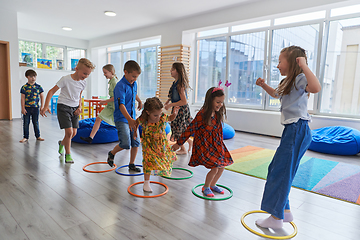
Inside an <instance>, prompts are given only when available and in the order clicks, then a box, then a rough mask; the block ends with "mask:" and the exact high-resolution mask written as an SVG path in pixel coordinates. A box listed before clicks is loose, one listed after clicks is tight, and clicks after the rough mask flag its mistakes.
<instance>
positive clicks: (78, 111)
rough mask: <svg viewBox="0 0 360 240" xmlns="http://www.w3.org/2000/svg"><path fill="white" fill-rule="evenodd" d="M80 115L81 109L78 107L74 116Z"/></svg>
mask: <svg viewBox="0 0 360 240" xmlns="http://www.w3.org/2000/svg"><path fill="white" fill-rule="evenodd" d="M80 113H81V107H78V109H76V110H75V112H74V115H75V116H79V115H80Z"/></svg>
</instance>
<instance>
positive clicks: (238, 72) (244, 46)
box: [227, 32, 265, 107]
mask: <svg viewBox="0 0 360 240" xmlns="http://www.w3.org/2000/svg"><path fill="white" fill-rule="evenodd" d="M264 48H265V32H257V33H249V34H241V35H235V36H231V37H230V54H229V68H230V71H229V73H230V74H229V81H230V82H231V84H232V85H231V87H229V88H228V89H227V91H228V102H229V103H230V104H244V105H253V106H259V107H260V106H261V99H262V91H261V89H260V88H259V87H257V86H256V84H255V82H256V79H257V78H259V77H263V67H264V57H265V55H264V54H265V49H264Z"/></svg>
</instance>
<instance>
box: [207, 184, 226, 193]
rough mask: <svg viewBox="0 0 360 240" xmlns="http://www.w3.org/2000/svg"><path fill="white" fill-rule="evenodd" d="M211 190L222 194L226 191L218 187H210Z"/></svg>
mask: <svg viewBox="0 0 360 240" xmlns="http://www.w3.org/2000/svg"><path fill="white" fill-rule="evenodd" d="M210 189H211V190H213V191H214V192H216V193H220V194H224V193H225V192H224V190H222V189H221V188H219V187H218V186H216V185H215V186H210Z"/></svg>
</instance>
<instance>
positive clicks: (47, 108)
mask: <svg viewBox="0 0 360 240" xmlns="http://www.w3.org/2000/svg"><path fill="white" fill-rule="evenodd" d="M46 112H49V113H50V114H51V111H50V109H49V107H44V108H43V109H41V110H40V115H41V116H43V117H47V116H46V114H45V113H46Z"/></svg>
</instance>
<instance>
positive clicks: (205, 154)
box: [172, 87, 233, 197]
mask: <svg viewBox="0 0 360 240" xmlns="http://www.w3.org/2000/svg"><path fill="white" fill-rule="evenodd" d="M224 100H225V94H224V91H223V89H222V88H220V87H216V88H215V87H212V88H210V89H209V90H208V91H207V92H206V96H205V102H204V105H203V106H202V108H201V109H200V111H199V112H198V113H197V114H196V117H195V119H194V120H193V121H192V122H191V123H190V125H189V126H188V128H187V129H186V130H185V132H184V133H183V134H181V136H180V137H179V139H178V140H177V143H176V144H174V145H173V146H172V149H173V150H174V151H175V150H177V149H179V147H180V146H181V145H183V144H184V143H185V141H186V140H187V139H188V138H189V137H190V136H191V135H192V134H195V135H194V146H193V149H192V155H191V158H190V162H189V166H192V167H195V166H198V165H203V166H205V167H206V168H208V169H211V170H210V171H209V172H208V174H207V175H206V179H205V184H204V187H203V188H202V191H203V193H204V195H205V196H207V197H214V196H215V195H214V193H213V191H214V192H216V193H220V194H224V190H222V189H221V188H219V187H218V186H216V183H217V181H218V180H219V178H220V177H221V174H222V173H223V171H224V167H226V166H229V165H231V164H233V160H232V158H231V155H230V153H229V151H228V150H227V148H226V146H225V144H224V142H223V130H222V122H223V119H224V116H226V108H225V105H224Z"/></svg>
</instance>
